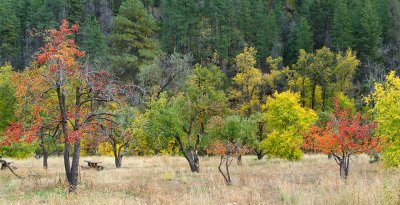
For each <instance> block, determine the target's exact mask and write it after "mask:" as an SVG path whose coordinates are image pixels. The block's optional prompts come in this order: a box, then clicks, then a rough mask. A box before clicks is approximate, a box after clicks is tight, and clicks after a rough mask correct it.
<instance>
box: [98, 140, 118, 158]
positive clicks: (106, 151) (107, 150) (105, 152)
mask: <svg viewBox="0 0 400 205" xmlns="http://www.w3.org/2000/svg"><path fill="white" fill-rule="evenodd" d="M119 147H120V145H117V149H119ZM97 153H98V154H99V155H101V156H114V152H113V150H112V146H111V144H110V143H109V142H102V143H100V144H99V145H98V146H97Z"/></svg>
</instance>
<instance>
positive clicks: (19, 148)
mask: <svg viewBox="0 0 400 205" xmlns="http://www.w3.org/2000/svg"><path fill="white" fill-rule="evenodd" d="M0 140H1V136H0ZM34 150H35V146H34V145H32V144H28V143H26V142H14V143H11V145H9V146H1V147H0V156H7V157H12V158H16V159H24V158H27V157H29V156H30V155H32V153H33V151H34Z"/></svg>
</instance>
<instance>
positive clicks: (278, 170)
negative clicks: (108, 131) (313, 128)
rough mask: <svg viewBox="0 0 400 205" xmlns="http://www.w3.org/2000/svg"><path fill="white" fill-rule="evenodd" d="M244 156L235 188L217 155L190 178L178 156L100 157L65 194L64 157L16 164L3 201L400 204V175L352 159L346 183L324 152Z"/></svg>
mask: <svg viewBox="0 0 400 205" xmlns="http://www.w3.org/2000/svg"><path fill="white" fill-rule="evenodd" d="M255 158H256V157H254V156H246V157H244V159H243V165H241V166H239V165H237V164H233V165H232V166H231V172H232V177H233V185H232V186H226V185H225V184H224V181H223V178H222V176H221V175H220V173H219V172H218V170H217V166H218V163H219V158H218V157H202V158H201V159H200V163H201V164H200V168H201V170H200V173H199V174H196V173H191V172H190V169H189V166H188V164H187V162H186V160H185V159H184V158H183V157H171V156H155V157H126V158H124V161H123V168H121V169H115V168H114V167H115V166H114V161H113V160H114V159H113V158H112V157H83V158H81V165H82V166H86V163H84V162H83V160H87V159H90V160H99V161H102V162H103V163H102V164H103V165H104V166H105V167H106V169H105V170H103V171H95V170H85V169H80V185H79V187H78V192H77V194H67V182H66V180H65V174H64V167H63V159H62V158H61V157H60V158H57V157H53V158H50V159H49V169H48V170H44V169H43V168H42V166H41V163H42V161H41V160H37V159H34V158H31V159H26V160H15V161H14V162H15V163H14V164H15V166H16V167H18V169H17V170H16V172H17V173H18V174H20V175H22V176H23V177H25V178H24V179H22V180H21V179H17V178H16V177H15V176H13V175H12V174H11V173H10V172H9V171H7V170H2V171H0V183H1V186H0V196H1V201H0V203H1V204H29V205H36V204H90V205H94V204H113V205H116V204H224V205H225V204H338V205H339V204H340V205H342V204H359V205H368V204H398V203H399V202H400V199H399V195H400V194H399V193H400V171H399V170H385V169H384V168H383V167H382V165H381V164H380V163H375V164H370V163H369V162H368V157H367V156H360V157H359V158H354V159H353V160H352V161H351V164H350V173H349V178H348V179H347V180H342V179H340V177H339V173H338V169H339V168H338V166H337V164H336V163H335V162H334V160H333V159H331V160H328V159H327V157H326V156H324V155H305V156H304V158H303V160H302V161H298V162H290V161H285V160H279V159H271V160H266V159H263V160H261V161H259V160H256V159H255Z"/></svg>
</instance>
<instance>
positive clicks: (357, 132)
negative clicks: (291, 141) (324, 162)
mask: <svg viewBox="0 0 400 205" xmlns="http://www.w3.org/2000/svg"><path fill="white" fill-rule="evenodd" d="M375 127H376V125H375V123H373V122H368V121H366V120H365V119H364V118H363V116H362V115H361V114H360V113H357V114H354V115H352V114H351V113H350V110H349V109H340V108H339V103H338V101H337V100H335V113H334V119H333V120H331V121H330V122H327V123H326V126H325V127H318V126H313V127H312V128H311V129H310V132H309V133H308V134H307V135H305V136H304V143H303V148H304V149H306V150H313V151H317V152H323V153H325V154H329V153H333V154H338V155H353V154H361V153H373V152H379V151H380V146H379V138H378V137H373V131H374V128H375Z"/></svg>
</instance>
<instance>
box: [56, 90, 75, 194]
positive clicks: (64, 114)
mask: <svg viewBox="0 0 400 205" xmlns="http://www.w3.org/2000/svg"><path fill="white" fill-rule="evenodd" d="M62 92H63V91H62V90H61V86H60V84H59V83H57V96H58V103H59V106H60V114H61V128H62V132H63V135H64V168H65V173H66V175H67V180H68V182H69V184H70V185H72V184H71V181H72V173H71V164H70V161H69V154H70V149H71V144H70V142H69V139H68V127H67V111H66V105H65V95H64V93H62ZM73 190H74V189H73ZM73 190H71V189H70V192H71V191H73Z"/></svg>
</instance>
